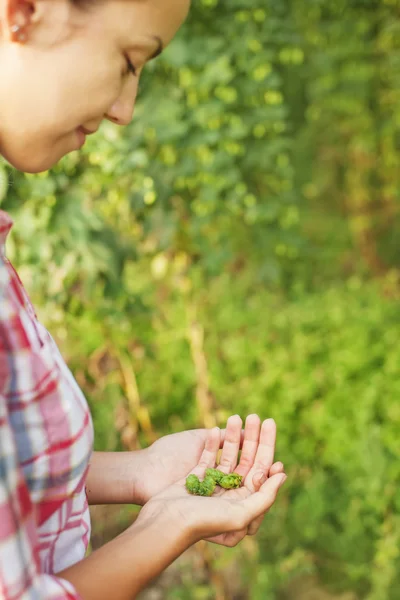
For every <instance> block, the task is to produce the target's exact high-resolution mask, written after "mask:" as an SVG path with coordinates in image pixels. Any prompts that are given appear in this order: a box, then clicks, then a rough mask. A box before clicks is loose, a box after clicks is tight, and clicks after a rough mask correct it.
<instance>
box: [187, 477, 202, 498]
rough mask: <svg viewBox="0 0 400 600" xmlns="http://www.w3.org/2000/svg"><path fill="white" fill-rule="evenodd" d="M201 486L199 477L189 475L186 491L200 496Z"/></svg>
mask: <svg viewBox="0 0 400 600" xmlns="http://www.w3.org/2000/svg"><path fill="white" fill-rule="evenodd" d="M200 485H201V484H200V480H199V478H198V477H197V475H189V476H188V477H187V478H186V489H187V491H188V492H189V493H190V494H198V493H199V488H200Z"/></svg>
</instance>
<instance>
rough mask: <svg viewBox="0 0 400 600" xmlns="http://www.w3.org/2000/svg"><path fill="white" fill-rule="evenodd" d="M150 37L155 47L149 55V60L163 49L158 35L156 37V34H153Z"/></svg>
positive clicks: (158, 54)
mask: <svg viewBox="0 0 400 600" xmlns="http://www.w3.org/2000/svg"><path fill="white" fill-rule="evenodd" d="M152 39H153V40H154V41H155V42H156V44H157V48H156V49H155V51H154V52H153V54H152V55H151V56H150V58H149V60H153V59H154V58H157V56H160V54H161V52H162V51H163V50H164V44H163V42H162V39H161V38H160V37H158V35H153V36H152Z"/></svg>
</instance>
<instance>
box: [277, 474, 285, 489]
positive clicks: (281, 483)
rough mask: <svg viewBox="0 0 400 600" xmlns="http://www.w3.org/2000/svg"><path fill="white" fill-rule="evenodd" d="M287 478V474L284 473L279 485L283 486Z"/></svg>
mask: <svg viewBox="0 0 400 600" xmlns="http://www.w3.org/2000/svg"><path fill="white" fill-rule="evenodd" d="M286 479H287V475H283V476H282V479H281V482H280V484H279V487H282V485H283V484H284V483H285V481H286Z"/></svg>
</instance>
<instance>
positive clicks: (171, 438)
mask: <svg viewBox="0 0 400 600" xmlns="http://www.w3.org/2000/svg"><path fill="white" fill-rule="evenodd" d="M206 438H207V430H206V429H194V430H192V431H183V432H181V433H175V434H172V435H167V436H165V437H162V438H161V439H159V440H157V442H155V443H154V444H153V445H152V446H150V448H149V449H148V463H147V466H146V479H145V481H144V484H143V485H144V490H143V497H144V502H147V501H148V500H149V499H150V498H152V497H153V496H155V495H156V494H158V493H159V492H161V491H162V490H164V489H165V488H167V487H168V486H170V485H172V484H173V483H175V482H176V481H179V480H180V479H182V478H183V477H186V475H188V474H189V473H190V471H191V470H192V469H193V468H194V467H195V466H196V465H197V464H198V462H199V460H200V457H201V454H202V452H203V450H204V445H205V442H206Z"/></svg>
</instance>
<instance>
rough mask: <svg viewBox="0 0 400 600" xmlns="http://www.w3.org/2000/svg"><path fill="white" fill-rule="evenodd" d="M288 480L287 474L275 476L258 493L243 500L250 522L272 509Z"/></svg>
mask: <svg viewBox="0 0 400 600" xmlns="http://www.w3.org/2000/svg"><path fill="white" fill-rule="evenodd" d="M286 479H287V475H286V474H285V473H278V474H276V475H273V476H272V477H270V478H269V479H267V481H266V482H265V483H264V484H263V485H262V486H261V488H260V490H259V491H258V492H255V493H254V494H251V495H250V496H248V497H247V498H246V499H245V500H243V504H244V506H245V507H246V512H247V513H248V516H249V518H250V520H253V519H256V518H257V517H259V516H260V515H262V514H264V513H266V512H267V510H269V509H270V508H271V506H272V505H273V503H274V502H275V499H276V496H277V494H278V491H279V488H280V487H281V486H282V485H283V484H284V483H285V481H286Z"/></svg>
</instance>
